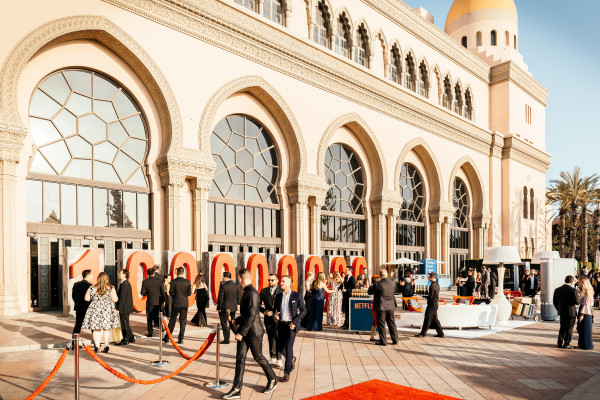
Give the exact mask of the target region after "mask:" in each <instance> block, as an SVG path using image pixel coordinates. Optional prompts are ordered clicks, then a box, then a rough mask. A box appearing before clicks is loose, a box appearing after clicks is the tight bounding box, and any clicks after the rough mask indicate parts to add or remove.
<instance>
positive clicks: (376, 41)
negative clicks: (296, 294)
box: [0, 0, 551, 315]
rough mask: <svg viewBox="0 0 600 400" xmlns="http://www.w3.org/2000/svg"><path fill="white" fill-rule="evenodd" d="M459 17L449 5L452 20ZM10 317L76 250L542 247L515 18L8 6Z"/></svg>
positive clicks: (1, 311)
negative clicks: (438, 21)
mask: <svg viewBox="0 0 600 400" xmlns="http://www.w3.org/2000/svg"><path fill="white" fill-rule="evenodd" d="M447 1H450V0H447ZM0 7H1V8H2V10H1V11H2V12H0V37H1V38H2V40H0V65H1V69H0V199H1V214H0V239H1V240H0V272H1V273H0V315H8V314H14V313H20V312H28V311H32V310H34V311H35V310H44V309H51V308H53V307H58V306H59V304H58V303H60V301H61V300H60V299H61V294H60V293H59V291H60V290H62V289H60V281H61V279H60V274H62V273H63V272H61V271H63V270H64V268H67V267H66V266H64V265H63V264H64V257H63V253H64V249H65V248H66V247H70V246H72V247H90V248H103V249H104V262H105V268H106V269H107V270H110V269H111V268H113V269H114V265H116V262H115V260H116V257H117V251H118V249H126V248H133V249H136V248H137V249H154V250H158V251H161V250H192V251H195V252H196V254H197V257H198V259H199V260H200V259H201V254H202V253H204V252H217V251H224V252H232V253H238V252H250V253H252V252H259V253H264V254H274V253H290V254H317V255H323V254H327V255H335V254H340V255H342V254H343V255H362V256H364V257H365V259H366V260H367V264H368V266H369V269H370V270H371V271H372V270H374V269H375V268H377V267H378V266H379V265H381V264H383V263H385V262H387V261H389V260H392V259H395V258H396V257H398V256H408V257H410V258H415V259H421V258H434V259H438V260H443V261H446V262H447V263H446V264H445V266H444V269H445V270H446V271H447V272H449V273H455V271H456V269H457V267H458V266H459V265H460V263H461V262H462V260H464V259H468V258H483V251H484V250H485V248H487V247H488V246H492V245H515V246H518V247H519V248H520V249H521V256H522V257H523V258H531V256H532V254H533V251H534V250H543V249H549V248H550V245H551V242H550V229H549V224H548V221H547V216H546V213H545V210H546V208H545V205H544V192H545V174H546V170H547V169H548V165H549V162H550V156H549V155H548V154H547V153H546V152H545V134H546V133H545V132H546V129H545V106H546V99H547V91H546V90H545V89H544V88H543V87H542V86H541V85H540V84H539V83H538V82H536V81H535V79H534V78H533V77H532V76H531V74H530V73H529V72H528V70H527V65H526V64H525V62H524V60H523V56H522V55H521V54H520V53H519V47H518V38H519V36H518V23H517V10H516V7H515V5H514V2H513V1H512V0H485V1H484V0H480V1H474V0H456V1H455V2H454V4H453V5H452V8H451V10H450V13H449V15H448V18H447V21H446V29H445V32H443V31H441V30H439V29H438V28H437V27H436V26H434V25H433V23H432V17H431V16H430V15H429V14H428V13H427V12H426V11H425V10H422V9H417V10H412V9H411V8H410V7H408V6H407V5H405V4H404V3H402V2H401V1H396V0H84V1H72V0H71V1H69V0H56V1H52V2H50V1H43V0H21V1H17V0H3V1H0Z"/></svg>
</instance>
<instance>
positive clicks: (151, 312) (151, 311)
mask: <svg viewBox="0 0 600 400" xmlns="http://www.w3.org/2000/svg"><path fill="white" fill-rule="evenodd" d="M159 312H160V306H159V305H156V306H149V307H146V324H147V325H148V335H152V334H153V332H154V329H153V328H152V323H153V322H154V321H158V313H159ZM160 323H162V321H160Z"/></svg>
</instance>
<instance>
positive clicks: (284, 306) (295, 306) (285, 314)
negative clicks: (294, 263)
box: [275, 275, 306, 382]
mask: <svg viewBox="0 0 600 400" xmlns="http://www.w3.org/2000/svg"><path fill="white" fill-rule="evenodd" d="M292 283H293V279H292V277H291V276H289V275H284V276H282V277H281V289H282V291H281V293H279V294H278V295H277V297H276V298H275V319H276V320H277V321H278V323H277V350H278V351H279V352H280V353H281V354H283V356H284V357H285V367H284V369H283V378H282V380H281V381H282V382H288V381H289V380H290V373H291V372H292V371H293V370H294V368H295V367H296V357H294V342H295V341H296V335H297V334H298V332H300V329H301V321H302V318H303V317H304V316H305V315H306V306H305V305H304V300H303V299H302V296H300V293H298V292H294V291H293V290H292Z"/></svg>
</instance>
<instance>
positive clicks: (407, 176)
mask: <svg viewBox="0 0 600 400" xmlns="http://www.w3.org/2000/svg"><path fill="white" fill-rule="evenodd" d="M400 194H402V210H401V212H400V220H402V221H411V222H423V206H424V204H423V203H424V197H423V181H422V180H421V175H419V172H418V171H417V169H416V168H415V167H413V166H412V165H411V164H403V165H402V170H401V172H400Z"/></svg>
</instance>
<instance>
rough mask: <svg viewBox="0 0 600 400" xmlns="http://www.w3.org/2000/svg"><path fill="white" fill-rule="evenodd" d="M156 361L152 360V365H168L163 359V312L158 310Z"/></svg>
mask: <svg viewBox="0 0 600 400" xmlns="http://www.w3.org/2000/svg"><path fill="white" fill-rule="evenodd" d="M158 321H159V323H158V361H153V362H152V365H154V366H155V367H162V366H164V365H169V362H168V361H163V354H162V348H163V313H162V311H160V312H159V313H158Z"/></svg>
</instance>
